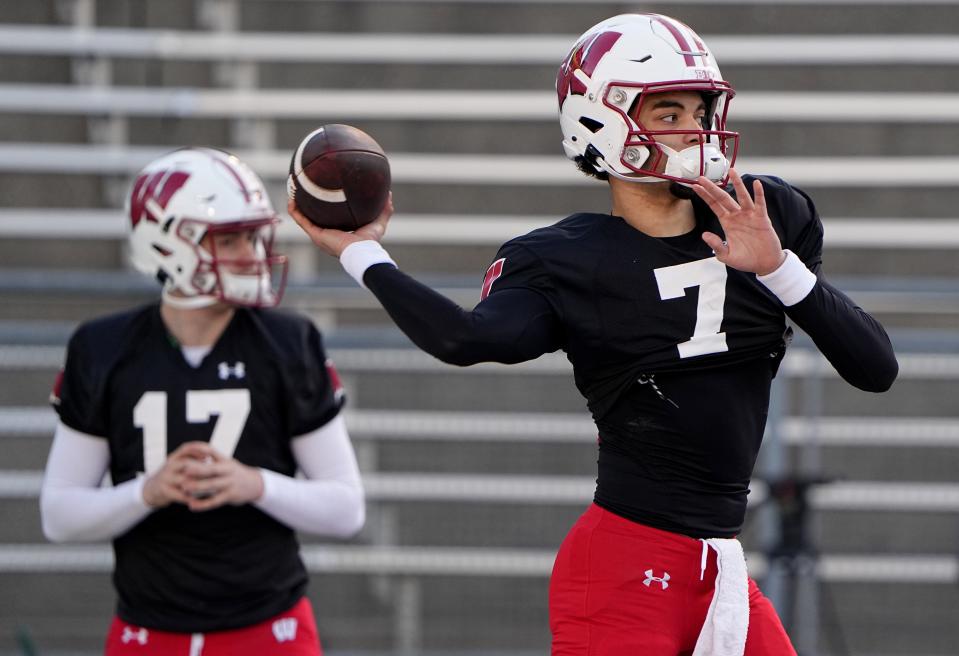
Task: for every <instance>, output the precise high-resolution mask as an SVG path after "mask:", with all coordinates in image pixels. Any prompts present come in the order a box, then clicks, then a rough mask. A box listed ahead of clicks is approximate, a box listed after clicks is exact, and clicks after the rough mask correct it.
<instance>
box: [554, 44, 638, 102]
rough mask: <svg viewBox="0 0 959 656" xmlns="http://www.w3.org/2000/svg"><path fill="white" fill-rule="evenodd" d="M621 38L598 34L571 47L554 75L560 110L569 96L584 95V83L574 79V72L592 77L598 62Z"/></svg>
mask: <svg viewBox="0 0 959 656" xmlns="http://www.w3.org/2000/svg"><path fill="white" fill-rule="evenodd" d="M621 36H622V34H620V33H619V32H599V33H597V34H590V35H588V36H586V37H585V38H584V39H581V40H580V41H579V42H578V43H576V45H574V46H573V49H572V50H570V52H569V54H568V55H567V56H566V61H564V62H563V63H562V65H560V67H559V72H558V73H557V74H556V95H557V96H559V106H560V108H562V106H563V103H564V102H565V101H566V96H568V95H569V94H571V93H572V94H576V95H580V96H582V95H584V94H585V93H586V83H585V82H583V81H582V80H581V79H579V78H577V77H576V75H575V73H576V71H577V70H581V71H583V73H585V74H586V77H592V76H593V71H595V70H596V66H597V65H598V64H599V60H600V59H602V58H603V55H605V54H606V53H607V52H609V51H610V49H611V48H612V47H613V46H614V45H616V42H617V41H618V40H619V37H621Z"/></svg>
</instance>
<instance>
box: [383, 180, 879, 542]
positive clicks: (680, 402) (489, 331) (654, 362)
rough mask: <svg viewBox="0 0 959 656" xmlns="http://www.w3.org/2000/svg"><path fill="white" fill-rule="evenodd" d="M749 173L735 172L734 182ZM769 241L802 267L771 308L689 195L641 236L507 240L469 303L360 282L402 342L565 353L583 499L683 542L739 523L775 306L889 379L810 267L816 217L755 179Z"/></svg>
mask: <svg viewBox="0 0 959 656" xmlns="http://www.w3.org/2000/svg"><path fill="white" fill-rule="evenodd" d="M753 179H754V178H752V177H751V176H745V184H746V187H747V189H749V188H751V186H752V185H751V183H752V180H753ZM760 180H761V181H762V183H763V186H764V189H765V191H766V202H767V206H768V210H769V215H770V217H771V219H772V221H773V225H774V228H775V230H776V232H777V234H778V235H779V238H780V241H781V242H782V245H783V248H787V249H790V250H792V251H793V252H794V253H796V255H797V256H798V257H799V258H800V259H801V260H802V261H803V262H804V263H805V264H806V266H807V267H808V268H809V269H810V270H811V271H813V272H814V273H815V274H817V277H818V282H817V283H816V285H815V287H814V288H813V291H812V292H810V294H809V295H808V296H807V297H806V298H805V299H803V300H802V301H800V302H799V303H797V304H796V305H794V306H792V307H790V308H784V307H783V304H782V303H781V302H780V301H779V299H778V298H777V297H776V296H775V295H774V294H773V293H772V292H770V291H769V290H768V289H767V288H766V287H765V286H764V285H763V284H762V283H760V282H759V281H758V280H757V278H756V276H755V275H754V274H752V273H746V272H742V271H737V270H735V269H732V268H729V267H727V266H725V265H723V264H722V263H721V262H719V261H718V260H717V259H716V257H715V255H714V254H713V253H712V251H711V250H710V248H709V247H708V246H707V245H706V243H705V242H703V240H702V238H701V234H702V233H703V232H704V231H707V230H708V231H711V232H714V233H716V234H719V235H722V234H723V231H722V228H721V226H720V224H719V221H718V220H717V219H716V217H715V216H714V215H713V213H712V212H711V211H710V210H709V208H708V207H707V206H706V205H705V204H704V203H702V202H701V201H699V199H695V200H694V201H693V206H694V210H695V215H696V222H697V225H696V228H695V229H694V230H693V231H692V232H690V233H688V234H685V235H680V236H677V237H668V238H655V237H650V236H648V235H646V234H644V233H642V232H640V231H639V230H636V229H635V228H633V227H631V226H630V225H629V224H627V223H626V222H625V221H624V220H623V219H622V218H620V217H616V216H610V215H608V214H575V215H573V216H570V217H568V218H567V219H564V220H563V221H560V222H559V223H557V224H555V225H552V226H549V227H546V228H542V229H539V230H534V231H533V232H531V233H529V234H527V235H524V236H522V237H518V238H516V239H513V240H511V241H509V242H507V243H506V244H505V245H503V247H502V248H501V249H500V251H499V253H498V254H497V256H496V259H495V261H494V262H493V264H492V265H491V266H490V269H489V271H488V272H487V276H486V280H485V281H484V285H483V294H484V300H483V301H482V302H481V303H480V304H479V305H477V306H476V308H475V309H474V310H472V311H471V312H467V311H464V310H462V309H460V308H458V307H456V306H455V305H453V304H452V303H450V302H449V301H448V300H446V299H444V298H442V297H440V296H439V295H437V294H435V293H434V292H431V291H430V290H428V289H426V288H424V287H423V286H422V285H419V284H418V283H416V282H415V281H413V280H412V279H410V278H409V277H407V276H405V275H404V274H403V273H402V272H400V271H398V270H396V269H394V268H393V267H391V266H389V265H377V266H373V267H370V269H369V270H368V271H367V272H366V274H365V276H364V282H365V283H366V284H367V286H368V287H369V288H370V289H371V290H372V291H373V292H374V293H375V294H376V295H377V297H378V298H379V299H380V301H381V302H382V303H383V305H384V307H385V308H386V309H387V311H388V312H389V313H390V314H391V316H393V318H394V319H395V320H396V321H397V323H398V325H399V326H400V327H401V328H402V329H404V330H405V331H406V333H407V334H408V335H409V336H410V337H411V338H412V339H413V341H414V342H415V343H417V344H418V345H419V346H421V347H422V348H424V349H425V350H427V351H428V352H430V353H433V354H434V355H436V356H437V357H440V358H441V359H443V360H445V361H448V362H452V363H456V364H470V363H472V362H479V361H484V360H493V361H498V362H519V361H522V360H526V359H530V358H534V357H537V356H539V355H541V354H542V353H545V352H549V351H555V350H557V349H563V350H564V351H566V353H567V356H568V358H569V360H570V362H571V363H572V364H573V371H574V376H575V380H576V385H577V387H578V388H579V390H580V392H582V394H583V396H584V397H585V398H586V401H587V405H588V407H589V409H590V411H591V412H592V414H593V417H594V419H595V420H596V423H597V426H598V428H599V435H600V454H599V478H598V484H597V490H596V497H595V500H596V502H597V503H598V504H600V505H602V506H603V507H605V508H607V509H609V510H611V511H613V512H615V513H617V514H619V515H622V516H624V517H627V518H630V519H634V520H636V521H639V522H642V523H644V524H648V525H651V526H655V527H658V528H663V529H666V530H671V531H675V532H680V533H684V534H687V535H691V536H694V537H730V536H732V535H735V534H736V533H738V532H739V530H740V528H741V526H742V521H743V518H744V514H745V508H746V495H747V492H748V485H749V478H750V476H751V472H752V469H753V465H754V463H755V460H756V456H757V454H758V451H759V446H760V442H761V439H762V434H763V429H764V426H765V422H766V411H767V406H768V401H769V390H770V383H771V380H772V378H773V376H774V374H775V371H776V368H777V366H778V363H779V361H780V359H781V358H782V356H783V352H784V349H785V346H786V342H787V341H788V339H787V335H786V315H787V314H788V315H789V316H790V317H791V318H792V319H793V320H794V321H795V322H796V323H797V324H798V325H799V326H800V327H802V328H803V329H804V330H806V331H807V332H808V333H809V334H810V335H811V336H812V337H813V339H814V341H815V342H816V344H817V345H818V346H819V348H820V349H821V350H822V351H823V353H824V354H825V355H826V356H827V357H828V358H829V360H830V361H831V362H832V363H833V364H834V365H835V366H836V368H837V369H838V370H839V372H840V373H841V374H842V375H843V376H844V377H845V378H846V379H847V380H849V381H850V382H852V383H853V384H856V385H858V386H860V387H862V388H864V389H877V390H878V389H884V388H885V387H888V386H889V384H891V382H892V378H894V377H895V374H896V369H897V366H896V363H895V357H894V356H893V354H892V350H891V347H890V345H889V340H888V338H887V336H886V334H885V332H884V331H883V329H882V327H881V326H880V325H879V324H878V323H877V322H876V321H875V320H874V319H873V318H872V317H870V316H869V315H868V314H866V313H865V312H863V311H862V310H861V309H860V308H858V307H856V306H855V304H854V303H853V302H852V301H850V300H849V299H848V298H847V297H845V296H844V295H842V293H841V292H839V291H838V290H836V289H835V288H833V287H832V286H830V285H829V284H828V283H827V282H826V281H825V279H824V278H823V277H822V272H821V254H822V237H823V228H822V223H821V221H820V220H819V217H818V215H817V214H816V211H815V208H814V207H813V204H812V202H811V201H810V200H809V198H808V197H807V196H805V195H804V194H803V193H802V192H800V191H798V190H795V189H793V188H791V187H790V186H788V185H787V184H786V183H784V182H783V181H781V180H778V179H776V178H768V177H762V178H760Z"/></svg>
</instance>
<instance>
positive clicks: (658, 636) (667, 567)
mask: <svg viewBox="0 0 959 656" xmlns="http://www.w3.org/2000/svg"><path fill="white" fill-rule="evenodd" d="M702 554H703V542H701V541H700V540H695V539H693V538H690V537H686V536H685V535H679V534H677V533H670V532H668V531H661V530H658V529H655V528H650V527H648V526H644V525H642V524H637V523H636V522H632V521H630V520H628V519H624V518H622V517H620V516H618V515H615V514H613V513H611V512H608V511H606V510H603V509H602V508H600V507H599V506H597V505H595V504H594V505H591V506H590V507H589V509H587V511H586V512H585V513H583V515H582V516H581V517H580V518H579V521H577V522H576V524H575V525H574V526H573V528H572V529H571V530H570V532H569V534H568V535H567V536H566V539H565V540H564V541H563V544H562V546H561V547H560V549H559V553H558V554H557V555H556V562H555V564H554V565H553V575H552V578H551V579H550V586H549V615H550V621H549V624H550V630H551V631H552V633H553V648H552V656H635V655H636V654H643V655H644V656H689V655H690V654H692V651H693V648H694V647H695V646H696V640H697V638H698V637H699V632H700V629H701V628H702V626H703V622H704V620H705V618H706V610H707V609H708V608H709V603H710V601H712V597H713V587H714V584H715V582H716V572H717V569H716V554H715V552H714V551H713V550H712V549H708V550H707V561H706V569H705V571H702V567H701V563H702ZM795 654H796V651H795V650H794V649H793V647H792V644H791V643H790V641H789V636H787V635H786V631H785V630H784V629H783V626H782V623H781V622H780V621H779V617H778V616H777V615H776V610H775V609H774V608H773V605H772V604H771V603H770V601H769V600H768V599H767V598H766V597H765V596H764V595H763V593H762V592H760V591H759V588H758V587H757V586H756V583H755V582H754V581H753V580H752V579H750V580H749V631H748V633H747V635H746V651H745V656H795Z"/></svg>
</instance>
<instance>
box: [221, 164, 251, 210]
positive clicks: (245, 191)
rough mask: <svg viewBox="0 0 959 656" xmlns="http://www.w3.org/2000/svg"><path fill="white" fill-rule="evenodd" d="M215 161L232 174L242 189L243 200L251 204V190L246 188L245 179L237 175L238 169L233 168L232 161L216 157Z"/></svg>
mask: <svg viewBox="0 0 959 656" xmlns="http://www.w3.org/2000/svg"><path fill="white" fill-rule="evenodd" d="M214 159H215V160H216V161H217V163H219V164H220V165H222V166H223V168H225V169H226V170H227V171H229V172H230V175H232V176H233V179H234V180H236V184H237V186H239V187H240V192H241V193H242V194H243V198H244V199H245V200H246V202H248V203H249V202H250V190H249V189H247V188H246V184H245V183H244V182H243V177H242V176H241V175H240V174H239V173H237V171H236V169H235V168H233V162H231V161H230V160H223V159H220V158H219V157H214Z"/></svg>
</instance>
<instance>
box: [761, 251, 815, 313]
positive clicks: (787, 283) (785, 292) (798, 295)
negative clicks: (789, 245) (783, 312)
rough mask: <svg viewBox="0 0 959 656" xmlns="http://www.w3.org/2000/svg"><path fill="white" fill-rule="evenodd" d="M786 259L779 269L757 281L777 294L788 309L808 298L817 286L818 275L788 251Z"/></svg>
mask: <svg viewBox="0 0 959 656" xmlns="http://www.w3.org/2000/svg"><path fill="white" fill-rule="evenodd" d="M785 253H786V259H785V260H783V263H782V264H780V265H779V268H778V269H776V270H775V271H773V272H772V273H768V274H766V275H765V276H759V275H757V276H756V280H758V281H759V282H761V283H762V284H764V285H765V286H766V288H767V289H769V291H771V292H772V293H773V294H775V295H776V296H777V297H778V298H779V300H780V301H782V304H783V305H785V306H786V307H789V306H791V305H795V304H796V303H798V302H799V301H801V300H803V299H804V298H806V296H808V295H809V292H811V291H812V288H813V287H815V286H816V274H815V273H813V272H812V271H810V270H809V269H807V268H806V265H805V264H803V261H802V260H800V259H799V256H798V255H796V254H795V253H793V252H792V251H791V250H788V249H787V250H786V251H785Z"/></svg>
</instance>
